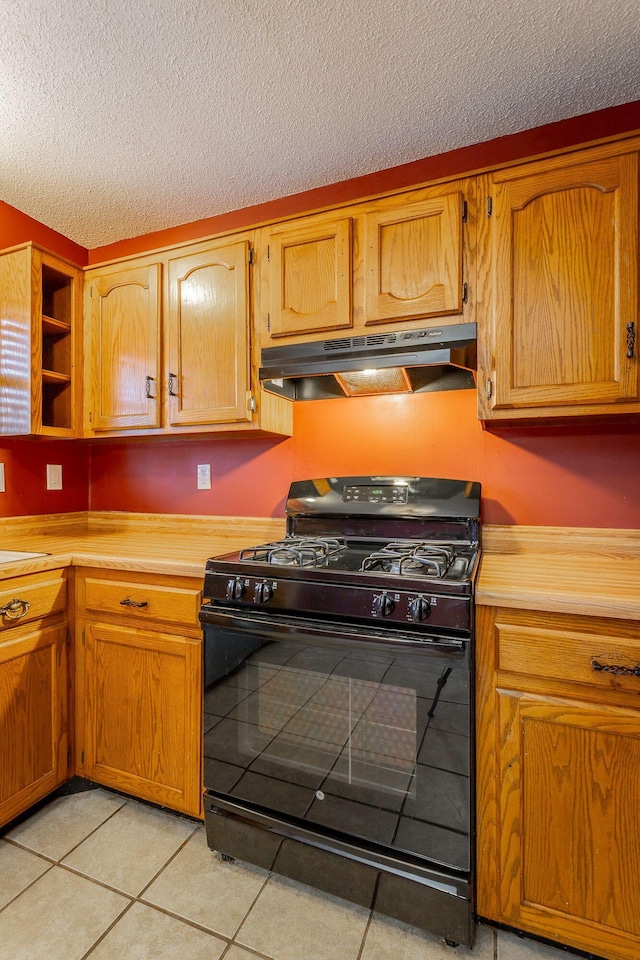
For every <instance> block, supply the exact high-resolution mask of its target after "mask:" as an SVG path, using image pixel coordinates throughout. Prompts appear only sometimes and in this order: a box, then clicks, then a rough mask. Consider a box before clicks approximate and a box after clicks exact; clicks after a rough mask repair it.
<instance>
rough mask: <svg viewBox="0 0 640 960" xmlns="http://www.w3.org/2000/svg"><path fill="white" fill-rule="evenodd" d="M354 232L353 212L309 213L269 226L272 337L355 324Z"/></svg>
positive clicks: (343, 327)
mask: <svg viewBox="0 0 640 960" xmlns="http://www.w3.org/2000/svg"><path fill="white" fill-rule="evenodd" d="M351 234H352V221H351V218H350V217H345V218H343V219H340V220H335V219H334V220H327V219H325V218H322V217H310V218H308V219H306V220H302V221H297V222H296V224H295V225H290V224H284V225H283V226H282V227H273V228H272V229H271V230H270V232H269V244H268V246H269V253H268V256H269V269H268V276H269V307H268V310H269V322H268V327H269V334H270V336H272V337H286V336H291V335H294V334H304V333H322V332H323V331H332V330H344V329H348V328H349V327H350V326H351V324H352V310H351V286H352V277H351Z"/></svg>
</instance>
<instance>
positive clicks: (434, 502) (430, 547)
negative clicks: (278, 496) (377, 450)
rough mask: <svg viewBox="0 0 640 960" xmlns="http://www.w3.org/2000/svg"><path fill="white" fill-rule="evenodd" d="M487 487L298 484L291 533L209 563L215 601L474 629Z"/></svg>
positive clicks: (209, 589) (290, 508)
mask: <svg viewBox="0 0 640 960" xmlns="http://www.w3.org/2000/svg"><path fill="white" fill-rule="evenodd" d="M478 515H479V485H478V484H474V483H466V482H464V481H451V480H431V479H424V478H415V477H409V478H407V477H394V478H388V477H384V478H363V477H348V478H332V479H323V480H314V481H301V482H297V483H294V484H292V486H291V489H290V493H289V498H288V500H287V536H286V537H285V538H284V539H283V540H279V541H275V542H272V543H265V544H259V545H257V546H255V547H251V548H248V549H244V550H241V551H239V552H238V553H232V554H227V555H225V556H222V557H214V558H211V559H210V560H208V561H207V567H206V574H205V584H204V592H205V597H206V598H207V601H206V602H208V603H210V604H213V605H216V606H220V605H227V606H230V607H232V608H234V607H241V608H243V610H244V611H245V612H247V611H253V612H256V611H266V612H268V613H269V615H271V616H273V615H280V616H283V615H290V616H303V615H304V616H314V617H315V616H324V617H328V618H332V617H335V618H338V617H341V618H348V619H351V618H355V619H358V620H368V621H372V620H375V621H377V622H378V624H379V625H380V626H382V624H383V623H384V624H385V625H387V624H388V625H390V626H392V625H395V626H400V625H402V626H405V627H406V626H407V625H408V626H410V627H411V628H416V627H419V628H421V629H424V628H426V627H429V628H434V627H437V628H440V629H445V628H451V629H455V630H457V629H462V630H467V629H469V624H470V618H471V614H470V598H471V597H472V595H473V587H474V581H475V575H476V570H477V566H478V560H479V536H478V534H479V526H478Z"/></svg>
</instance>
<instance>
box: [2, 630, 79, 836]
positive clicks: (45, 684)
mask: <svg viewBox="0 0 640 960" xmlns="http://www.w3.org/2000/svg"><path fill="white" fill-rule="evenodd" d="M67 637H68V629H67V624H66V622H64V623H59V624H56V625H54V626H45V627H43V626H41V625H38V624H36V625H30V626H27V627H14V628H13V629H11V630H9V631H7V632H6V633H3V634H2V636H1V637H0V826H3V825H4V824H6V823H8V822H9V821H10V820H12V819H13V818H14V817H17V816H18V815H19V814H21V813H23V812H24V811H25V810H27V809H28V808H29V807H30V806H31V805H32V804H34V803H36V801H38V800H41V799H42V798H43V797H45V796H47V794H49V793H51V792H52V791H53V790H55V788H56V787H57V786H59V784H61V783H63V782H64V781H65V780H66V779H67V776H68V769H69V748H70V742H69V729H68V711H67V703H68V645H67Z"/></svg>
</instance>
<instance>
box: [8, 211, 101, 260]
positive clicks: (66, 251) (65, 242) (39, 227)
mask: <svg viewBox="0 0 640 960" xmlns="http://www.w3.org/2000/svg"><path fill="white" fill-rule="evenodd" d="M29 240H31V241H32V242H33V243H37V244H38V245H39V246H41V247H45V248H46V249H47V250H51V252H52V253H55V254H57V255H58V256H60V257H65V258H66V259H67V260H71V261H72V262H73V263H77V264H78V266H79V267H84V266H85V265H86V263H87V262H88V259H89V252H88V250H87V249H86V248H85V247H81V246H80V244H78V243H74V242H73V240H69V239H68V237H63V235H62V234H61V233H58V232H57V231H56V230H52V229H51V227H46V226H45V225H44V223H40V222H39V221H38V220H34V219H33V217H28V216H27V214H26V213H22V211H21V210H16V208H15V207H12V206H11V205H10V204H8V203H5V202H4V200H0V250H3V249H4V248H5V247H13V246H17V244H19V243H27V242H28V241H29Z"/></svg>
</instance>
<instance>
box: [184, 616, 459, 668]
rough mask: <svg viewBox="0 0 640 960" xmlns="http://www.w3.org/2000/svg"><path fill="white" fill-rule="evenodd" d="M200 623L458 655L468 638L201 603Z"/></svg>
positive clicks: (277, 637)
mask: <svg viewBox="0 0 640 960" xmlns="http://www.w3.org/2000/svg"><path fill="white" fill-rule="evenodd" d="M200 622H201V623H202V625H203V626H204V627H206V626H207V625H210V626H218V627H222V628H224V629H225V630H235V631H237V632H239V633H241V634H243V635H247V634H250V635H252V636H255V635H256V633H260V634H261V635H262V636H263V637H265V638H268V639H273V640H283V639H286V638H287V637H289V636H292V637H295V638H296V639H299V638H300V635H301V634H305V635H308V636H311V637H317V638H321V639H322V640H324V641H325V642H328V643H330V644H335V645H337V646H342V645H344V643H345V642H347V643H348V642H349V641H354V642H356V643H369V644H373V645H375V646H376V647H378V648H380V647H387V648H390V649H393V650H397V649H398V648H403V649H406V650H413V651H415V652H417V651H424V652H425V653H427V652H431V653H438V654H446V655H448V656H453V657H459V658H462V657H464V655H465V648H466V646H467V644H468V640H457V639H455V638H452V637H443V636H440V635H438V636H433V637H432V636H429V637H423V638H417V637H416V636H415V634H410V633H407V632H406V631H403V632H400V631H397V632H396V631H393V630H386V631H385V632H384V633H383V634H377V633H371V632H370V631H369V630H367V629H366V628H361V627H358V626H354V625H353V624H345V623H344V622H343V621H335V622H330V623H321V622H319V621H317V620H308V619H304V618H303V617H286V616H281V617H280V616H279V617H278V618H277V619H275V618H272V617H269V616H267V615H265V614H264V613H257V612H256V613H252V614H251V616H248V617H247V616H242V615H241V614H238V613H236V612H231V611H226V610H220V609H219V608H218V607H212V606H204V607H202V609H201V611H200Z"/></svg>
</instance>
